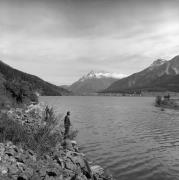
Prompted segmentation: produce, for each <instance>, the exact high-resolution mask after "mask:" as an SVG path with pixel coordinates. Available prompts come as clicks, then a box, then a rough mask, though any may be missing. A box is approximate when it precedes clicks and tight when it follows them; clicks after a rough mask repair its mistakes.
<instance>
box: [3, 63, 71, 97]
mask: <svg viewBox="0 0 179 180" xmlns="http://www.w3.org/2000/svg"><path fill="white" fill-rule="evenodd" d="M1 78H2V79H1ZM6 81H9V82H11V81H18V82H19V83H20V82H25V83H26V84H28V86H29V87H30V88H31V89H32V90H33V91H34V92H36V93H38V94H40V95H45V96H61V95H66V94H69V91H67V90H66V89H63V88H59V87H58V86H56V85H53V84H51V83H48V82H46V81H44V80H42V79H40V78H39V77H37V76H34V75H31V74H27V73H24V72H22V71H19V70H17V69H14V68H12V67H11V66H9V65H7V64H5V63H4V62H3V61H0V83H1V85H2V82H6Z"/></svg>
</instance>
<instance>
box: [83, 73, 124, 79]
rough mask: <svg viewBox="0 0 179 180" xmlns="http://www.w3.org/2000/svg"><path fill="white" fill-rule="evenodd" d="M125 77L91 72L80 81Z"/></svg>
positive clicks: (116, 74)
mask: <svg viewBox="0 0 179 180" xmlns="http://www.w3.org/2000/svg"><path fill="white" fill-rule="evenodd" d="M124 77H126V75H124V74H118V73H109V72H95V71H90V72H89V73H88V74H87V75H85V76H83V77H82V78H80V79H79V81H84V80H86V79H101V78H114V79H121V78H124Z"/></svg>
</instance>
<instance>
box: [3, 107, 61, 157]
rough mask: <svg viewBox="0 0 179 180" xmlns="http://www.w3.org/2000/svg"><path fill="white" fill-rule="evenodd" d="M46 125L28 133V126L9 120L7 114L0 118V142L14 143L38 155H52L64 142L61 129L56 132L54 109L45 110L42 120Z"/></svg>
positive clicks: (56, 120)
mask: <svg viewBox="0 0 179 180" xmlns="http://www.w3.org/2000/svg"><path fill="white" fill-rule="evenodd" d="M42 121H44V125H43V126H42V125H41V126H40V127H39V128H37V129H36V131H33V130H32V131H28V130H29V129H28V126H25V125H23V124H22V123H20V122H19V121H16V120H14V119H12V118H9V117H8V116H7V114H5V113H4V114H1V116H0V142H5V141H12V142H13V143H14V144H15V145H19V144H20V145H22V146H23V147H25V148H29V149H31V150H33V151H35V152H36V153H37V154H38V155H43V154H46V153H50V152H51V151H52V150H53V149H54V148H55V147H56V145H57V144H58V143H60V142H61V141H62V140H63V137H62V131H61V130H60V129H58V130H56V131H54V129H55V127H56V125H57V124H58V119H57V118H56V117H55V115H54V111H53V109H52V108H49V107H48V106H47V107H46V108H45V110H44V117H43V119H42Z"/></svg>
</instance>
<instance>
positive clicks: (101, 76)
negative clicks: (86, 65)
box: [63, 71, 125, 95]
mask: <svg viewBox="0 0 179 180" xmlns="http://www.w3.org/2000/svg"><path fill="white" fill-rule="evenodd" d="M123 77H125V75H123V74H117V73H108V72H94V71H91V72H89V73H88V74H87V75H84V76H83V77H81V78H80V79H79V80H78V81H76V82H74V83H73V84H72V85H71V86H69V87H68V90H70V91H72V92H73V93H74V94H78V95H86V94H90V93H96V92H98V91H101V90H104V89H106V88H107V87H109V86H110V85H111V84H112V83H113V82H115V81H116V80H118V79H121V78H123ZM63 87H64V86H63Z"/></svg>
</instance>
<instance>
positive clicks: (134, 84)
mask: <svg viewBox="0 0 179 180" xmlns="http://www.w3.org/2000/svg"><path fill="white" fill-rule="evenodd" d="M136 90H142V91H143V90H144V91H147V90H148V91H175V92H179V56H176V57H174V58H173V59H171V60H170V61H166V60H162V59H158V60H156V61H154V62H153V63H152V65H150V66H149V67H148V68H146V69H144V70H143V71H140V72H138V73H135V74H132V75H130V76H128V77H126V78H123V79H121V80H118V81H116V82H114V83H113V84H111V86H110V87H108V88H107V89H106V91H104V92H110V93H111V92H134V91H136Z"/></svg>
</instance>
